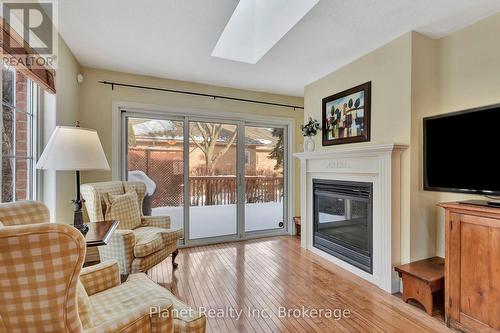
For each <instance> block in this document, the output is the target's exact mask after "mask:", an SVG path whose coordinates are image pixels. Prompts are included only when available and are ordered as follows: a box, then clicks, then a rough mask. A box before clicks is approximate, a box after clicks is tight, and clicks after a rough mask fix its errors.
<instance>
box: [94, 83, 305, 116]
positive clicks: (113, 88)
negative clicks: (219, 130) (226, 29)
mask: <svg viewBox="0 0 500 333" xmlns="http://www.w3.org/2000/svg"><path fill="white" fill-rule="evenodd" d="M98 83H102V84H106V85H110V86H111V90H115V86H117V87H125V88H136V89H146V90H154V91H162V92H168V93H174V94H184V95H192V96H199V97H212V98H213V99H214V100H216V99H225V100H230V101H236V102H245V103H254V104H263V105H270V106H279V107H284V108H291V109H293V110H294V111H295V110H296V109H302V110H303V109H304V107H303V106H298V105H290V104H280V103H273V102H265V101H258V100H253V99H246V98H238V97H230V96H221V95H210V94H204V93H199V92H194V91H183V90H175V89H167V88H158V87H150V86H142V85H136V84H128V83H119V82H110V81H98Z"/></svg>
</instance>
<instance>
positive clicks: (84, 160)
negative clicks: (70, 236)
mask: <svg viewBox="0 0 500 333" xmlns="http://www.w3.org/2000/svg"><path fill="white" fill-rule="evenodd" d="M36 167H37V169H41V170H58V171H75V174H76V198H75V199H74V200H73V205H74V221H73V225H74V227H75V228H77V229H78V230H80V231H81V232H82V233H84V234H85V233H86V232H87V231H88V227H87V225H85V224H84V223H83V218H82V206H83V201H82V199H81V196H80V171H87V170H109V164H108V161H107V160H106V155H104V151H103V149H102V145H101V141H100V140H99V136H98V135H97V132H96V131H95V130H91V129H86V128H81V127H80V126H79V125H77V126H75V127H72V126H57V127H56V129H55V130H54V133H52V136H51V137H50V139H49V142H48V143H47V146H46V147H45V149H44V151H43V153H42V156H40V159H39V160H38V163H37V164H36Z"/></svg>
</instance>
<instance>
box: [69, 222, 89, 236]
mask: <svg viewBox="0 0 500 333" xmlns="http://www.w3.org/2000/svg"><path fill="white" fill-rule="evenodd" d="M73 227H75V228H76V229H78V230H80V232H81V233H82V234H83V235H84V236H85V235H86V234H87V232H88V231H89V226H88V225H86V224H73Z"/></svg>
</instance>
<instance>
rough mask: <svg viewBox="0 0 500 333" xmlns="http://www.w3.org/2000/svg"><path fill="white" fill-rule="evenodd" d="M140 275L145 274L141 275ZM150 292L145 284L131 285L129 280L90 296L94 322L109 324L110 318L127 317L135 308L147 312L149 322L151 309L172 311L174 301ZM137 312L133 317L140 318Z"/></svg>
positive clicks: (133, 313)
mask: <svg viewBox="0 0 500 333" xmlns="http://www.w3.org/2000/svg"><path fill="white" fill-rule="evenodd" d="M140 275H143V274H142V273H141V274H140ZM151 282H152V281H151ZM152 283H154V282H152ZM159 288H161V287H159ZM148 290H149V289H148V288H146V286H145V285H144V284H138V283H130V282H128V280H127V282H125V283H123V284H120V285H119V286H117V287H114V288H111V289H108V290H104V291H102V292H100V293H97V294H95V295H92V296H90V301H91V302H92V306H93V308H94V314H95V316H94V322H95V324H96V326H98V325H100V324H102V323H105V322H109V321H110V320H109V318H110V317H112V316H114V315H116V314H119V313H121V314H122V317H126V314H127V313H128V312H129V310H130V309H134V308H135V309H145V310H147V312H146V313H147V318H148V320H149V315H150V313H151V312H152V311H151V308H153V307H154V308H157V307H160V306H161V310H168V311H170V310H171V307H172V301H171V299H170V298H169V297H165V295H162V294H161V293H156V294H152V293H147V292H148ZM146 293H147V294H146ZM137 312H138V311H134V312H132V314H131V315H132V316H133V317H134V318H138V316H137ZM159 332H163V331H159Z"/></svg>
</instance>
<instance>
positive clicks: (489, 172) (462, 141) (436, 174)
mask: <svg viewBox="0 0 500 333" xmlns="http://www.w3.org/2000/svg"><path fill="white" fill-rule="evenodd" d="M424 189H425V190H430V191H443V192H465V193H478V194H485V195H500V105H495V106H490V107H486V108H480V109H475V110H468V111H462V112H457V113H452V114H447V115H440V116H436V117H429V118H425V119H424Z"/></svg>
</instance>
